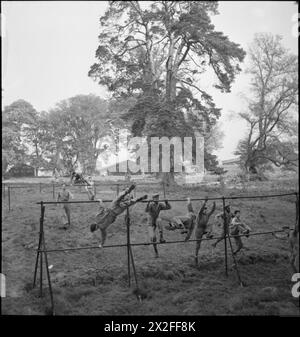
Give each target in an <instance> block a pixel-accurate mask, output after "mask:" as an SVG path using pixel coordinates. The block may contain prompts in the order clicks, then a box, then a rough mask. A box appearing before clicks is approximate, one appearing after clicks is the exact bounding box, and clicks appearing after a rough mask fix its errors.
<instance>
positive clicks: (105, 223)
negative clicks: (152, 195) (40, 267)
mask: <svg viewBox="0 0 300 337" xmlns="http://www.w3.org/2000/svg"><path fill="white" fill-rule="evenodd" d="M134 189H135V185H131V186H130V187H128V188H126V189H125V190H124V191H123V192H122V193H121V194H120V195H119V196H118V197H117V198H116V199H115V200H114V201H112V203H111V205H110V207H105V205H104V203H103V201H102V200H101V199H99V209H98V212H97V215H96V223H93V224H91V226H90V230H91V232H92V233H93V232H95V231H96V230H97V229H100V231H101V243H100V247H102V246H103V245H104V243H105V240H106V234H107V233H106V230H107V228H108V227H109V225H111V224H112V223H113V222H115V220H116V218H117V217H118V215H120V214H121V213H123V212H124V211H125V210H126V208H127V207H129V206H132V205H134V204H135V203H137V202H139V201H141V200H144V199H147V195H144V196H143V197H141V198H136V199H134V198H133V197H131V196H130V192H131V191H133V190H134Z"/></svg>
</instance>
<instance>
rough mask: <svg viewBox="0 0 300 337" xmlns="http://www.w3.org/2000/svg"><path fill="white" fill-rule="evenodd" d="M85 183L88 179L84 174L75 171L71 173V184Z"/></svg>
mask: <svg viewBox="0 0 300 337" xmlns="http://www.w3.org/2000/svg"><path fill="white" fill-rule="evenodd" d="M73 183H74V184H84V183H86V180H85V179H84V177H83V175H82V174H81V173H76V172H75V171H73V172H72V173H71V185H72V184H73Z"/></svg>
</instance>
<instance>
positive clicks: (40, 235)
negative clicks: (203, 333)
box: [32, 210, 43, 288]
mask: <svg viewBox="0 0 300 337" xmlns="http://www.w3.org/2000/svg"><path fill="white" fill-rule="evenodd" d="M42 217H43V214H42V210H41V215H40V232H39V244H38V249H37V254H36V261H35V268H34V277H33V286H32V287H33V288H34V287H35V284H36V275H37V269H38V264H39V258H40V250H41V247H42V224H41V222H42Z"/></svg>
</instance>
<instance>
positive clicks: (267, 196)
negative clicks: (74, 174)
mask: <svg viewBox="0 0 300 337" xmlns="http://www.w3.org/2000/svg"><path fill="white" fill-rule="evenodd" d="M288 195H298V192H291V193H284V194H271V195H257V196H254V195H253V196H251V195H247V196H234V197H225V196H224V197H215V198H207V199H206V198H190V200H191V201H201V200H202V201H204V200H223V199H227V200H233V199H259V198H275V197H283V196H288ZM186 200H187V199H161V200H158V201H159V202H165V201H169V202H183V201H186ZM102 201H103V202H112V201H113V200H102ZM150 201H152V199H150V200H141V201H139V202H142V203H147V202H150ZM95 202H99V201H98V200H73V201H58V202H56V201H39V202H37V204H41V203H43V204H44V205H50V204H80V203H82V204H87V203H95Z"/></svg>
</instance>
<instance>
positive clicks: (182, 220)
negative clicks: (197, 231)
mask: <svg viewBox="0 0 300 337" xmlns="http://www.w3.org/2000/svg"><path fill="white" fill-rule="evenodd" d="M186 206H187V214H185V215H179V216H174V217H173V218H172V219H171V220H170V221H169V228H170V229H182V231H181V234H185V233H188V234H187V236H186V238H185V240H186V241H187V240H188V239H189V238H190V236H191V234H192V232H193V229H194V227H195V221H196V214H195V213H194V209H193V205H192V203H191V199H190V198H187V205H186Z"/></svg>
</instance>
